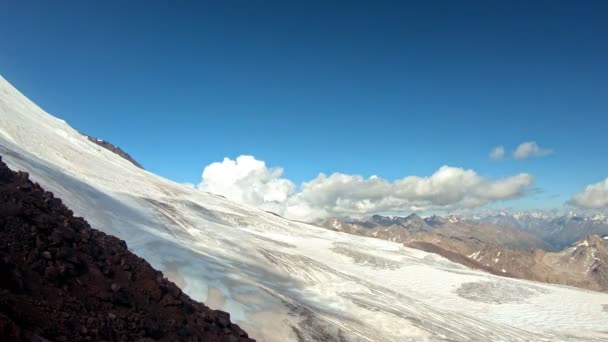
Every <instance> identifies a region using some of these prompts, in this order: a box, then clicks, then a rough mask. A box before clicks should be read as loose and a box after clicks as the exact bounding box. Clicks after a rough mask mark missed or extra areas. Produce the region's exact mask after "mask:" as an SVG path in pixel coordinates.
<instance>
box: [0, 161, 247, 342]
mask: <svg viewBox="0 0 608 342" xmlns="http://www.w3.org/2000/svg"><path fill="white" fill-rule="evenodd" d="M46 340H51V341H85V340H90V341H151V340H159V341H230V342H232V341H253V340H252V339H250V338H248V336H247V333H246V332H245V331H243V330H242V329H241V328H239V327H238V326H237V325H236V324H232V323H231V322H230V316H229V314H228V313H225V312H222V311H216V310H211V309H209V308H208V307H206V306H205V305H203V304H201V303H198V302H195V301H194V300H192V299H190V298H189V297H188V296H187V295H185V294H184V293H182V292H181V290H180V289H179V288H178V287H177V286H176V285H175V284H173V283H172V282H170V281H168V280H167V279H166V278H164V277H163V274H162V273H161V272H159V271H156V270H154V269H153V268H152V267H151V266H150V265H149V264H148V263H147V262H146V261H145V260H144V259H142V258H139V257H137V256H136V255H134V254H133V253H131V252H129V250H128V249H127V245H126V243H125V242H124V241H121V240H119V239H118V238H116V237H113V236H110V235H106V234H104V233H102V232H100V231H97V230H95V229H92V228H91V227H90V226H89V224H88V223H87V222H86V221H85V220H84V219H83V218H80V217H74V216H73V213H72V211H71V210H69V209H68V208H66V207H65V206H64V205H63V204H62V202H61V200H60V199H58V198H55V197H54V196H53V194H52V193H50V192H45V191H44V189H42V188H41V187H40V186H39V185H38V184H34V183H32V182H31V181H29V179H28V174H27V173H23V172H13V171H11V170H10V169H9V168H8V167H7V166H6V164H4V162H2V159H1V158H0V341H46Z"/></svg>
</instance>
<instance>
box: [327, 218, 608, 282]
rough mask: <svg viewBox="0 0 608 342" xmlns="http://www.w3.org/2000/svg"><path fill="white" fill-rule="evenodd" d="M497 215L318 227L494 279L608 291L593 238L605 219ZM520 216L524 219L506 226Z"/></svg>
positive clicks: (600, 240)
mask: <svg viewBox="0 0 608 342" xmlns="http://www.w3.org/2000/svg"><path fill="white" fill-rule="evenodd" d="M498 217H499V218H505V219H504V220H497V219H496V218H497V217H496V216H491V217H488V218H476V219H473V220H467V219H463V218H460V217H457V216H449V217H440V216H436V215H435V216H431V217H427V218H422V217H420V216H418V215H416V214H412V215H409V216H407V217H399V216H392V217H388V216H381V215H374V216H372V217H370V218H369V219H367V220H356V221H346V220H340V219H337V218H330V219H327V220H325V221H323V222H321V223H320V226H322V227H326V228H328V229H331V230H335V231H341V232H346V233H349V234H355V235H360V236H369V237H375V238H380V239H384V240H389V241H393V242H398V243H403V244H405V245H406V246H408V247H412V248H417V249H421V250H424V251H427V252H432V253H437V254H439V255H442V256H444V257H446V258H447V259H450V260H452V261H454V262H458V263H460V264H463V265H465V266H468V267H472V268H476V269H481V270H484V271H487V272H490V273H493V274H496V275H501V276H509V277H516V278H522V279H529V280H536V281H543V282H548V283H558V284H565V285H572V286H578V287H583V288H587V289H592V290H598V291H608V253H607V251H608V235H606V234H604V235H601V236H598V235H594V233H595V232H604V231H606V229H607V228H608V224H607V223H606V222H605V221H603V220H601V219H585V218H582V219H579V217H578V216H573V215H568V216H566V217H563V216H560V217H545V218H543V217H537V218H535V220H534V225H533V226H532V225H525V224H527V223H529V222H530V221H529V217H530V216H528V215H526V216H523V215H520V214H516V215H515V216H510V215H509V216H508V215H506V214H503V215H500V216H498ZM519 218H523V220H525V221H521V222H522V223H521V224H519V225H516V226H508V225H506V223H513V222H514V221H516V220H518V219H519ZM488 222H489V223H488ZM518 222H519V221H518ZM541 222H544V224H542V223H541ZM556 225H558V226H559V229H555V226H556ZM581 235H582V236H585V237H584V238H583V239H580V240H576V241H573V242H571V243H570V245H569V246H568V247H566V248H564V249H563V250H560V251H554V252H552V251H553V250H554V249H555V247H556V242H557V245H558V246H561V245H564V244H566V243H568V242H570V240H563V239H572V238H573V237H579V236H581Z"/></svg>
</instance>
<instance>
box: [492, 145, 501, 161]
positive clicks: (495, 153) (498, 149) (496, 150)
mask: <svg viewBox="0 0 608 342" xmlns="http://www.w3.org/2000/svg"><path fill="white" fill-rule="evenodd" d="M504 157H505V147H504V146H496V147H494V148H493V149H492V151H490V159H494V160H500V159H502V158H504Z"/></svg>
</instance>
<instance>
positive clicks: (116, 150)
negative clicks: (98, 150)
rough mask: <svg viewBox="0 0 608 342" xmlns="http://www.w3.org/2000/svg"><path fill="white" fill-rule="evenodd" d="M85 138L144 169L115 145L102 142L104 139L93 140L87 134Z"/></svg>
mask: <svg viewBox="0 0 608 342" xmlns="http://www.w3.org/2000/svg"><path fill="white" fill-rule="evenodd" d="M85 136H86V137H87V138H88V139H89V141H91V142H93V143H95V144H97V145H99V146H101V147H103V148H105V149H107V150H109V151H112V152H114V153H116V154H118V155H119V156H121V157H123V158H124V159H126V160H128V161H130V162H131V164H133V165H135V166H137V167H138V168H140V169H143V168H144V167H143V166H141V164H139V163H138V162H137V161H135V159H133V158H132V157H131V156H130V155H129V154H128V153H127V152H125V151H123V150H122V149H121V148H120V147H118V146H116V145H113V144H112V143H110V142H108V141H105V140H102V139H98V138H93V137H91V136H88V135H86V134H85Z"/></svg>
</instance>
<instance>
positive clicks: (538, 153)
mask: <svg viewBox="0 0 608 342" xmlns="http://www.w3.org/2000/svg"><path fill="white" fill-rule="evenodd" d="M550 154H553V150H551V149H547V148H541V147H540V146H538V144H537V143H536V141H527V142H524V143H521V144H519V146H517V148H516V149H515V151H514V152H513V157H514V158H515V159H520V160H522V159H527V158H530V157H544V156H548V155H550Z"/></svg>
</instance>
